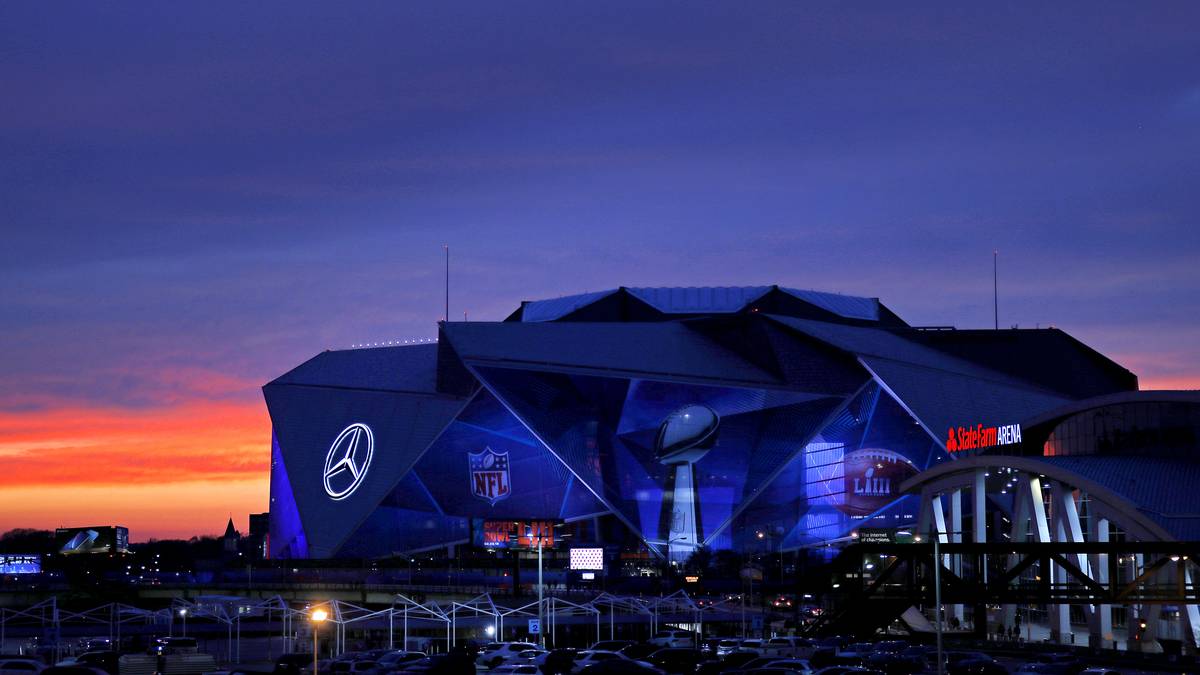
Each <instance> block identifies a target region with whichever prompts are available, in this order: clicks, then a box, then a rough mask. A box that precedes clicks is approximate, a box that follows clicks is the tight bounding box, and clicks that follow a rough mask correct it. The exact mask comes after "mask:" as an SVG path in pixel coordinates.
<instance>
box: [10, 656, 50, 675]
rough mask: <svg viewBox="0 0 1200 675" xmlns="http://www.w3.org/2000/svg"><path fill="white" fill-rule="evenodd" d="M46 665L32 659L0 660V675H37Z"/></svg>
mask: <svg viewBox="0 0 1200 675" xmlns="http://www.w3.org/2000/svg"><path fill="white" fill-rule="evenodd" d="M45 669H46V664H44V663H42V662H41V661H35V660H34V659H10V658H0V675H37V674H38V673H40V672H42V671H43V670H45Z"/></svg>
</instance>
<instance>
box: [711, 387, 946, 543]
mask: <svg viewBox="0 0 1200 675" xmlns="http://www.w3.org/2000/svg"><path fill="white" fill-rule="evenodd" d="M938 461H945V455H944V454H943V453H942V452H941V448H940V447H939V446H938V444H937V443H936V441H935V440H934V439H933V438H932V437H930V436H929V435H928V434H926V433H925V432H924V430H923V429H922V428H921V427H920V426H919V425H918V424H917V423H916V421H915V420H913V418H912V417H911V416H909V415H908V414H907V413H906V412H905V411H904V409H903V408H902V407H901V406H900V405H899V404H898V403H897V402H896V401H895V400H894V399H892V398H891V397H890V396H888V395H887V393H886V392H884V391H883V390H882V389H881V388H879V387H878V386H877V385H871V386H869V387H867V388H866V389H865V390H864V391H863V392H862V393H861V394H860V395H859V396H857V397H856V398H855V399H854V400H852V401H850V402H849V403H848V404H847V405H846V406H845V407H844V409H842V410H841V411H840V412H839V413H838V414H837V415H836V416H834V417H833V418H832V419H831V420H830V422H829V423H828V424H827V425H826V426H825V427H824V428H823V429H822V430H821V432H820V433H819V434H818V435H817V436H816V437H814V438H813V439H812V441H811V442H810V443H808V445H807V446H806V447H805V449H804V452H803V453H801V454H800V455H799V456H797V457H796V458H795V459H794V460H792V461H791V462H789V463H788V464H787V465H786V466H785V467H784V469H783V471H781V472H780V473H779V475H778V476H777V477H776V478H775V479H774V480H773V481H771V483H770V485H769V486H768V487H767V488H766V489H765V490H763V492H762V494H761V495H759V496H758V497H757V498H756V499H755V500H754V502H753V503H752V504H751V505H750V506H749V507H748V508H747V509H746V510H745V511H744V512H743V513H741V514H740V515H739V517H738V518H737V519H736V520H735V523H734V526H733V527H732V541H733V545H734V546H735V547H738V546H750V547H752V548H753V547H755V546H764V545H769V546H770V547H772V548H773V549H777V548H778V547H779V546H783V547H785V548H791V547H796V546H800V545H804V544H811V543H815V542H820V541H824V540H830V539H838V538H842V537H846V536H848V535H849V534H850V533H851V532H852V531H853V530H855V529H857V528H859V527H865V526H869V527H887V528H896V527H911V526H913V525H914V524H915V518H916V515H917V513H916V508H917V504H916V501H915V500H911V499H907V498H902V497H901V495H900V492H899V487H900V484H901V483H902V482H903V481H904V480H906V479H908V478H910V477H912V476H914V475H916V474H917V473H918V472H919V471H920V470H922V469H924V468H926V467H927V466H928V465H930V464H931V463H936V462H938ZM759 532H762V533H763V534H764V537H763V539H758V537H757V534H758V533H759ZM764 540H766V541H767V543H766V544H764V543H763V541H764Z"/></svg>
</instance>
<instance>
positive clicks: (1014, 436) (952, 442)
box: [946, 424, 1021, 452]
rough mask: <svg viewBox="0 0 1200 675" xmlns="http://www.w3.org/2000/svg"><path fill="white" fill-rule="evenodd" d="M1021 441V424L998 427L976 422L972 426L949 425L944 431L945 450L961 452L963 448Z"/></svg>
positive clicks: (976, 448) (970, 448)
mask: <svg viewBox="0 0 1200 675" xmlns="http://www.w3.org/2000/svg"><path fill="white" fill-rule="evenodd" d="M1020 442H1021V425H1020V424H1006V425H1004V426H999V427H985V426H983V425H982V424H976V425H975V426H974V427H970V426H966V427H958V428H957V430H956V429H955V427H950V429H949V430H948V431H947V432H946V451H947V452H962V451H963V450H978V449H979V448H990V447H993V446H997V445H1015V444H1017V443H1020Z"/></svg>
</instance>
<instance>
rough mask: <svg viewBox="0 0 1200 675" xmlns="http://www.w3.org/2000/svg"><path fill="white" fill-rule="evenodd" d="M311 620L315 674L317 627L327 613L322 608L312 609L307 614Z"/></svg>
mask: <svg viewBox="0 0 1200 675" xmlns="http://www.w3.org/2000/svg"><path fill="white" fill-rule="evenodd" d="M309 618H311V619H312V622H313V628H312V632H313V675H317V629H318V628H320V627H321V622H322V621H324V620H325V619H328V618H329V613H328V612H326V611H325V610H323V609H320V608H318V609H314V610H313V611H312V614H311V615H310V616H309Z"/></svg>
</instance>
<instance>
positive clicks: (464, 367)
mask: <svg viewBox="0 0 1200 675" xmlns="http://www.w3.org/2000/svg"><path fill="white" fill-rule="evenodd" d="M263 391H264V396H265V399H266V403H267V406H268V409H269V412H270V416H271V421H272V426H273V440H272V449H271V453H272V461H271V497H270V500H271V502H270V554H271V556H272V557H273V558H383V557H388V556H394V555H404V554H410V553H413V552H417V551H437V550H442V551H446V552H447V553H453V551H454V549H455V548H456V547H461V546H481V547H485V546H490V545H502V544H503V543H504V540H505V539H506V537H505V536H497V532H498V531H499V532H501V534H502V535H503V528H504V526H505V525H504V524H514V523H515V524H521V523H524V524H526V526H527V527H528V526H529V524H531V523H532V524H534V525H532V526H533V527H535V528H536V527H548V526H549V525H546V524H553V526H557V531H558V532H568V533H570V534H571V536H572V537H573V539H572V545H580V544H591V545H595V546H599V547H604V548H605V549H606V550H619V551H630V552H642V553H648V554H650V555H652V556H657V557H659V558H661V559H668V560H683V559H686V558H687V557H688V556H689V555H691V554H692V553H693V552H694V551H695V550H696V549H697V548H699V547H707V548H709V549H712V550H721V549H731V550H737V551H744V550H747V549H749V548H751V547H760V548H761V547H764V546H765V547H767V548H768V549H769V550H772V551H776V550H777V551H781V552H782V551H795V550H799V549H803V548H807V547H815V546H825V545H827V544H840V543H844V542H850V541H854V540H855V538H856V537H857V536H858V535H859V533H860V532H863V531H872V532H874V531H881V532H886V533H893V534H894V533H896V532H909V533H912V532H920V531H923V532H928V531H930V530H931V529H934V530H935V531H938V532H941V533H943V535H948V536H949V539H950V540H956V541H961V536H962V533H963V532H967V538H968V539H971V537H972V533H974V535H976V536H981V537H984V538H989V537H995V536H997V535H998V533H999V532H1000V528H1001V525H1000V523H1002V522H1012V520H1013V517H1014V515H1015V514H1026V515H1027V516H1028V517H1029V518H1035V522H1034V527H1035V528H1036V527H1037V526H1038V524H1037V522H1036V517H1037V516H1039V514H1040V517H1041V518H1042V522H1041V527H1043V528H1046V527H1047V522H1051V521H1053V522H1058V521H1057V520H1054V519H1055V518H1059V515H1058V512H1060V511H1062V509H1057V510H1055V511H1054V512H1053V513H1051V515H1050V516H1049V518H1051V521H1046V518H1047V517H1048V516H1047V515H1046V513H1044V512H1038V511H1037V509H1034V510H1033V511H1029V510H1028V509H1024V507H1022V506H1021V504H1020V503H1018V502H1019V495H1018V493H1019V492H1020V491H1019V490H1018V489H1016V487H1019V486H1016V484H1015V482H1014V481H1013V478H1012V472H1016V474H1017V475H1022V474H1021V472H1025V473H1027V474H1030V472H1033V473H1031V474H1030V475H1034V476H1044V474H1045V471H1047V470H1049V471H1051V472H1052V475H1053V477H1054V478H1055V480H1056V481H1057V484H1062V485H1070V486H1073V487H1072V489H1073V490H1076V492H1075V493H1074V494H1075V495H1076V497H1075V499H1076V500H1079V499H1080V498H1079V492H1078V490H1079V486H1083V488H1084V489H1085V490H1088V489H1090V491H1091V492H1090V493H1095V494H1098V495H1102V496H1104V497H1105V499H1106V500H1107V501H1106V502H1105V503H1106V504H1108V506H1109V508H1110V511H1109V513H1112V514H1116V515H1114V516H1113V518H1114V519H1115V520H1116V521H1121V522H1126V521H1128V522H1129V525H1128V527H1135V526H1136V527H1140V528H1141V530H1142V531H1144V532H1145V533H1146V536H1153V537H1157V538H1170V537H1176V538H1185V537H1190V536H1191V535H1190V533H1191V530H1190V527H1191V521H1186V522H1184V521H1183V520H1179V519H1170V518H1167V519H1165V520H1164V518H1162V517H1159V516H1155V515H1152V514H1147V513H1146V512H1145V509H1143V508H1142V507H1143V506H1144V505H1142V504H1138V503H1136V502H1134V501H1132V500H1133V499H1135V498H1137V497H1138V495H1134V496H1133V497H1129V495H1126V494H1125V493H1121V492H1120V491H1119V490H1118V489H1117V488H1114V487H1111V483H1112V481H1113V480H1115V479H1116V477H1117V476H1120V477H1121V479H1125V478H1127V474H1122V473H1121V472H1122V471H1127V470H1128V467H1126V468H1125V469H1122V468H1121V467H1120V466H1118V464H1115V463H1114V462H1118V460H1115V459H1113V458H1112V457H1106V458H1104V461H1089V459H1088V458H1087V457H1085V455H1088V454H1089V453H1090V451H1089V450H1086V449H1081V447H1082V444H1084V443H1085V441H1084V440H1082V439H1083V435H1084V434H1083V432H1082V431H1078V432H1076V431H1075V426H1071V427H1070V428H1071V430H1072V432H1071V433H1073V434H1074V435H1073V436H1071V438H1070V439H1067V438H1066V437H1065V436H1064V431H1062V430H1060V427H1063V425H1065V424H1067V423H1068V421H1069V420H1074V419H1076V418H1077V417H1079V416H1080V415H1084V416H1092V417H1095V415H1096V410H1098V409H1100V408H1103V407H1105V406H1109V407H1110V408H1111V406H1114V405H1116V406H1130V405H1135V404H1136V405H1143V406H1154V405H1158V404H1156V403H1154V401H1159V402H1160V403H1161V401H1162V400H1163V399H1164V397H1166V399H1171V400H1170V401H1168V403H1170V404H1172V405H1184V406H1185V408H1186V411H1191V412H1186V411H1185V413H1184V414H1185V417H1186V416H1187V415H1192V416H1193V417H1187V419H1186V420H1185V421H1184V422H1183V423H1182V424H1183V426H1184V427H1186V428H1188V429H1191V430H1192V431H1194V429H1195V428H1196V427H1197V426H1200V417H1196V416H1195V415H1194V413H1195V411H1196V410H1197V402H1196V400H1195V397H1193V396H1189V395H1184V394H1177V395H1176V394H1172V395H1168V394H1165V393H1164V394H1162V395H1161V396H1158V397H1156V398H1155V397H1151V398H1153V401H1150V402H1141V401H1142V399H1143V398H1145V397H1146V396H1147V395H1148V394H1149V393H1148V392H1139V391H1138V386H1137V378H1136V377H1135V376H1134V375H1133V374H1132V373H1130V372H1129V371H1128V370H1126V369H1125V368H1123V367H1121V366H1120V365H1118V364H1117V363H1115V362H1113V361H1112V360H1110V359H1108V358H1106V357H1105V356H1103V355H1102V354H1100V353H1098V352H1096V351H1095V350H1093V349H1091V348H1089V347H1088V346H1087V345H1085V344H1083V343H1082V342H1080V341H1078V340H1076V339H1075V338H1073V337H1071V336H1070V335H1068V334H1067V333H1065V332H1063V331H1061V330H1058V329H1054V328H1044V329H1015V328H1014V329H1004V330H955V329H952V328H949V327H944V326H943V327H938V326H935V327H921V326H911V325H909V324H908V323H906V322H905V321H904V320H903V319H902V318H900V317H899V316H897V315H896V314H895V313H894V312H893V311H891V310H890V309H888V307H886V306H885V305H883V304H882V303H881V302H880V301H879V300H877V299H875V298H865V297H853V296H846V295H838V294H831V293H823V292H816V291H806V290H798V289H793V288H785V287H780V286H754V287H719V288H627V287H622V288H618V289H614V290H609V291H603V292H594V293H586V294H582V295H574V296H568V297H561V298H554V299H549V300H539V301H530V302H523V303H521V305H520V307H518V308H517V309H516V310H515V311H514V312H513V313H512V315H511V316H509V317H508V318H507V319H506V320H504V321H497V322H443V323H442V324H440V326H439V330H438V339H437V341H436V342H430V343H422V344H413V345H399V346H381V347H373V348H366V349H349V350H337V351H326V352H322V353H320V354H318V355H317V356H315V357H313V358H312V359H310V360H309V361H307V362H305V363H303V364H300V365H299V366H297V367H296V368H294V369H293V370H291V371H289V372H287V373H285V374H284V375H282V376H280V377H279V378H277V379H275V380H273V381H272V382H270V383H268V384H266V385H265V386H264V388H263ZM1172 396H1175V398H1174V399H1172ZM1072 424H1074V423H1072ZM1188 425H1191V426H1190V427H1189V426H1188ZM1064 428H1065V427H1064ZM1081 428H1082V427H1081ZM1187 433H1191V432H1187ZM1187 433H1184V435H1187ZM1093 436H1094V435H1093ZM1123 438H1124V439H1125V440H1126V441H1131V439H1133V440H1137V441H1138V442H1140V443H1143V444H1145V443H1151V444H1153V443H1154V442H1155V441H1154V439H1153V438H1150V437H1149V436H1147V435H1146V434H1145V433H1143V434H1141V435H1140V436H1138V435H1130V434H1126V435H1125V436H1124V437H1123ZM1172 438H1174V437H1172ZM1189 438H1190V440H1188V439H1187V438H1175V439H1174V442H1175V443H1176V445H1179V444H1180V443H1182V444H1183V445H1185V446H1187V447H1191V448H1193V449H1194V446H1195V436H1194V434H1193V435H1192V436H1190V437H1189ZM1092 440H1093V441H1094V440H1095V439H1094V437H1093V439H1092ZM1159 440H1161V439H1159ZM1189 443H1190V445H1188V444H1189ZM1111 445H1112V444H1111V443H1110V444H1109V446H1105V447H1107V448H1108V450H1106V451H1105V453H1106V454H1107V455H1113V454H1120V452H1118V451H1117V450H1113V448H1112V447H1111ZM1052 447H1053V451H1051V450H1048V449H1047V448H1052ZM1164 452H1165V451H1164ZM1091 454H1095V453H1091ZM1029 455H1036V457H1030V456H1029ZM1049 455H1053V456H1049ZM1091 459H1093V460H1098V459H1100V458H1091ZM1118 463H1119V462H1118ZM1185 463H1186V464H1187V466H1188V467H1189V469H1188V470H1189V471H1191V470H1192V469H1191V468H1190V467H1191V466H1192V465H1191V463H1190V462H1185ZM1035 465H1036V466H1035ZM1144 466H1145V465H1144V464H1143V467H1144ZM1142 470H1148V469H1145V468H1143V469H1142ZM1156 470H1164V471H1165V470H1169V468H1160V469H1156ZM985 473H986V474H987V475H988V476H989V478H988V480H990V481H992V483H995V484H994V485H993V484H992V483H976V482H972V481H975V480H977V478H978V477H979V476H982V475H984V474H985ZM1002 475H1003V476H1004V478H1003V480H1004V481H1007V482H1005V483H1003V484H1000V483H996V481H998V480H1001V476H1002ZM1189 475H1190V474H1189ZM980 480H982V479H980ZM1047 480H1048V479H1047ZM955 481H958V482H955ZM1106 481H1107V482H1106ZM960 483H961V486H960ZM1106 485H1108V486H1109V487H1105V486H1106ZM980 486H982V489H979V490H977V491H978V493H979V495H980V498H979V499H978V500H975V503H978V504H981V505H982V506H981V508H982V509H984V510H982V511H976V512H972V511H971V510H970V509H968V510H967V511H966V513H965V515H964V512H963V509H962V507H961V504H958V503H957V502H955V501H954V500H958V499H960V498H961V497H962V495H964V494H971V491H972V488H973V487H976V488H978V487H980ZM1021 489H1023V490H1024V493H1022V494H1041V492H1040V490H1041V489H1042V488H1041V487H1039V485H1037V484H1033V485H1032V487H1031V486H1030V485H1025V486H1024V487H1023V488H1021ZM1031 489H1032V490H1035V491H1037V492H1033V493H1030V490H1031ZM1181 489H1182V488H1181ZM1090 493H1089V494H1090ZM1123 495H1124V496H1123ZM1170 496H1171V495H1167V496H1162V495H1159V496H1157V498H1158V499H1159V500H1160V501H1161V500H1163V499H1167V498H1168V497H1170ZM1127 497H1128V498H1127ZM1095 501H1096V503H1097V504H1099V502H1100V501H1101V500H1095ZM1080 503H1081V504H1082V502H1080ZM943 504H944V505H945V508H944V510H943ZM1089 504H1090V502H1089ZM1081 508H1082V507H1081ZM1181 508H1182V507H1181ZM1084 510H1085V511H1086V508H1085V509H1084ZM1164 510H1167V511H1169V507H1167V506H1163V507H1161V508H1157V509H1156V511H1155V513H1158V514H1160V515H1161V513H1162V512H1164ZM1029 514H1032V515H1029ZM1121 514H1125V515H1127V516H1128V517H1125V515H1121ZM1000 517H1003V518H1004V521H1001V520H999V518H1000ZM1062 517H1064V518H1065V517H1066V516H1065V515H1064V516H1062ZM1077 517H1078V516H1077ZM964 518H965V522H964ZM1085 518H1086V513H1085ZM956 519H957V520H956ZM1070 526H1071V522H1070V521H1067V528H1068V530H1069V529H1070ZM1074 526H1075V528H1076V531H1078V528H1079V522H1078V520H1076V521H1075V522H1074ZM1123 527H1124V526H1123ZM1005 532H1007V530H1005ZM516 534H518V535H519V534H521V533H520V532H517V533H516ZM1021 534H1022V536H1024V535H1025V534H1027V533H1024V532H1023V533H1021ZM978 540H982V539H978Z"/></svg>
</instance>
